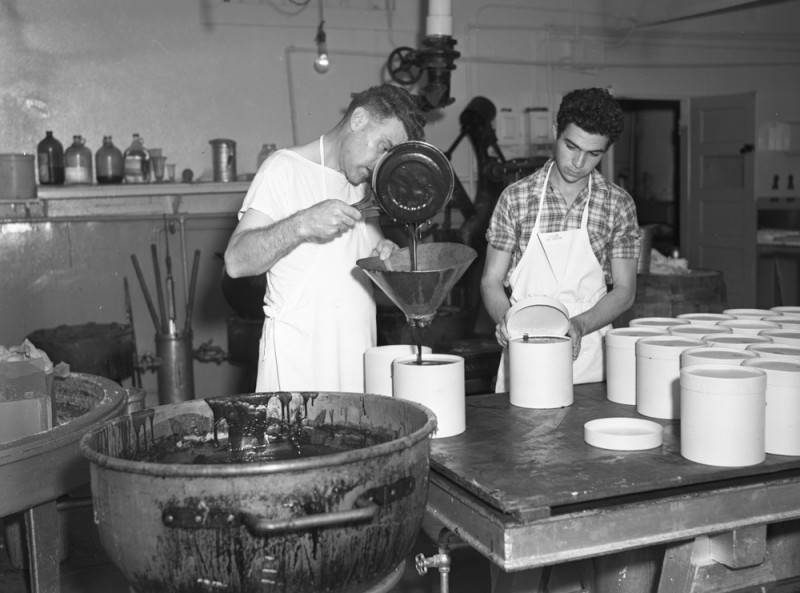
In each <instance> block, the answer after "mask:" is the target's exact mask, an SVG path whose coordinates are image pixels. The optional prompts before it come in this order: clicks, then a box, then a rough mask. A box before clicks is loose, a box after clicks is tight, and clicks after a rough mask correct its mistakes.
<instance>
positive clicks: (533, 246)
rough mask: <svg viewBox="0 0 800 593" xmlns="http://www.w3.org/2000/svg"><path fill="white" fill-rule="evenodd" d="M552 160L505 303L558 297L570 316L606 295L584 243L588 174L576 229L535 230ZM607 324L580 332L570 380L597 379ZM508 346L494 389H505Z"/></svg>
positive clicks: (599, 269)
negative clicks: (534, 220)
mask: <svg viewBox="0 0 800 593" xmlns="http://www.w3.org/2000/svg"><path fill="white" fill-rule="evenodd" d="M552 169H553V163H550V167H549V168H548V169H547V175H546V176H545V180H544V185H542V191H541V195H540V196H539V210H538V212H537V213H536V222H535V223H534V225H533V233H532V234H531V239H530V241H529V242H528V246H527V247H526V248H525V253H523V254H522V257H521V258H520V260H519V263H517V267H516V268H514V270H513V271H512V272H511V276H509V284H510V285H511V299H510V300H511V304H512V305H513V304H514V303H516V302H517V301H520V300H522V299H524V298H527V297H530V296H535V295H540V296H548V297H550V298H554V299H558V300H559V301H561V302H562V303H563V304H564V306H565V307H566V308H567V311H569V316H570V318H572V317H575V316H576V315H579V314H580V313H583V312H584V311H586V310H588V309H591V308H592V307H593V306H594V305H595V304H596V303H597V301H599V300H600V299H601V298H603V296H604V295H605V294H606V282H605V276H604V274H603V267H602V266H601V265H600V262H599V261H597V257H596V256H595V254H594V251H592V245H591V243H590V242H589V231H588V227H587V221H588V219H589V202H591V199H592V178H591V176H590V177H589V185H588V188H587V189H588V197H587V199H586V206H585V207H584V209H583V214H582V216H581V226H580V228H578V229H572V230H567V231H558V232H554V233H542V232H539V219H540V218H541V214H542V209H543V208H544V200H545V194H546V193H547V186H548V183H549V181H550V172H551V171H552ZM610 327H611V326H610V325H607V326H605V327H603V328H601V329H599V330H597V331H595V332H592V333H590V334H587V335H585V336H583V339H582V340H581V351H580V354H579V355H578V358H577V359H576V360H575V361H574V363H573V365H572V382H573V383H594V382H597V381H602V380H603V371H604V365H603V335H605V333H606V332H607V331H608V330H609V328H610ZM507 361H508V348H507V347H506V348H505V349H504V351H503V356H502V357H501V360H500V368H499V369H498V371H497V384H496V386H495V391H496V392H505V391H508V390H509V386H508V381H507V380H506V377H508V368H506V367H507V364H508V362H507Z"/></svg>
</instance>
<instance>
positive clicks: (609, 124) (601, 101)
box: [556, 88, 624, 145]
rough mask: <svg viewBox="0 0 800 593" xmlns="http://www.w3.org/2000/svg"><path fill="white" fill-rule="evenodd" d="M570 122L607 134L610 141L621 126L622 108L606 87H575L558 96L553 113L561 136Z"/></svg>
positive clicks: (581, 127) (557, 132) (593, 131)
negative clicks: (555, 113)
mask: <svg viewBox="0 0 800 593" xmlns="http://www.w3.org/2000/svg"><path fill="white" fill-rule="evenodd" d="M569 124H575V125H576V126H578V127H579V128H580V129H582V130H583V131H585V132H588V133H589V134H598V135H602V136H606V137H607V138H608V143H609V145H611V144H613V143H614V142H615V141H616V140H617V138H619V135H620V134H621V133H622V128H623V127H624V122H623V118H622V108H621V107H620V106H619V103H618V102H617V100H616V99H615V98H614V97H613V96H612V95H611V93H609V92H608V91H607V90H606V89H601V88H588V89H576V90H574V91H570V92H569V93H567V94H566V95H564V98H563V99H562V100H561V105H560V106H559V108H558V115H556V134H557V135H558V136H560V135H561V133H562V132H563V131H564V130H565V129H566V128H567V126H568V125H569Z"/></svg>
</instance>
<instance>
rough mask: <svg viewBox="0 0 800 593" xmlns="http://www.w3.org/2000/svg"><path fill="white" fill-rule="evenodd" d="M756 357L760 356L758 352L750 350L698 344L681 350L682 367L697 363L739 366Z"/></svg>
mask: <svg viewBox="0 0 800 593" xmlns="http://www.w3.org/2000/svg"><path fill="white" fill-rule="evenodd" d="M754 358H758V354H756V353H755V352H751V351H749V350H737V349H735V348H718V347H717V348H715V347H713V346H698V347H697V348H689V349H688V350H684V351H683V352H681V368H682V369H685V368H686V367H690V366H692V365H695V364H723V365H731V366H739V365H740V364H742V363H743V362H745V361H747V360H751V359H754Z"/></svg>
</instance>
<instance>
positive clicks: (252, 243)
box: [225, 84, 425, 392]
mask: <svg viewBox="0 0 800 593" xmlns="http://www.w3.org/2000/svg"><path fill="white" fill-rule="evenodd" d="M424 124H425V120H424V118H423V115H422V112H421V110H420V108H419V106H418V104H417V102H416V100H415V98H414V97H413V96H412V95H410V94H409V93H408V92H407V91H405V90H404V89H402V88H400V87H396V86H393V85H390V84H383V85H380V86H375V87H371V88H369V89H367V90H365V91H362V92H360V93H357V94H355V95H354V96H353V99H352V101H351V102H350V105H349V106H348V108H347V111H346V113H345V115H344V117H343V118H342V119H341V120H340V121H339V123H337V124H336V126H335V127H334V128H333V129H331V130H330V131H328V132H326V133H325V134H323V135H322V136H320V137H319V138H318V139H314V140H313V141H312V142H309V143H308V144H304V145H302V146H295V147H292V148H287V149H283V150H279V151H277V152H274V153H273V154H272V155H270V157H269V158H268V159H267V160H266V161H264V163H263V164H262V165H261V167H260V168H259V170H258V172H257V173H256V176H255V179H253V183H252V184H251V185H250V188H249V190H248V192H247V195H246V196H245V198H244V202H243V203H242V207H241V209H240V210H239V223H238V225H237V226H236V229H235V230H234V232H233V234H232V235H231V238H230V241H229V242H228V246H227V249H226V250H225V268H226V272H227V273H228V275H230V276H231V277H232V278H238V277H243V276H256V275H259V274H266V276H267V289H266V293H265V295H264V314H265V316H266V318H265V320H264V329H263V331H262V335H261V343H260V345H259V364H258V378H257V381H256V390H257V391H354V392H361V391H363V354H364V351H365V350H366V349H367V348H369V347H371V346H374V345H375V343H376V321H375V302H374V300H373V297H372V286H371V284H370V282H369V280H368V279H367V278H366V276H365V275H364V274H361V273H359V271H358V270H356V269H354V268H356V265H355V262H356V260H357V259H359V258H361V257H368V256H370V255H379V256H381V257H388V255H389V253H391V252H392V251H393V250H394V249H395V248H396V245H395V244H394V243H392V242H391V241H389V240H387V239H384V238H383V235H382V233H381V231H380V228H379V227H378V224H377V219H374V218H373V219H369V220H367V219H365V218H364V217H363V216H362V214H361V212H360V211H359V210H357V209H356V208H354V207H353V206H352V204H355V203H356V202H358V201H359V200H361V198H363V197H364V196H365V192H366V191H368V182H369V180H370V179H371V177H372V171H373V169H374V167H375V165H376V163H377V161H378V159H379V158H380V157H381V156H382V155H383V154H385V153H386V152H387V151H388V150H389V149H390V148H392V147H393V146H395V145H396V144H399V143H401V142H405V141H407V140H420V139H422V137H423V126H424Z"/></svg>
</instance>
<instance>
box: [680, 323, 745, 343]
mask: <svg viewBox="0 0 800 593" xmlns="http://www.w3.org/2000/svg"><path fill="white" fill-rule="evenodd" d="M667 332H668V333H669V334H672V335H673V336H683V337H684V338H694V339H696V340H703V339H705V338H706V337H707V336H718V335H720V334H732V333H733V331H732V330H731V329H730V328H729V327H721V326H719V325H696V324H692V323H687V324H685V325H672V326H670V327H668V328H667Z"/></svg>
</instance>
